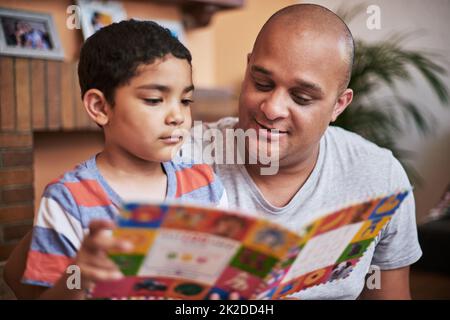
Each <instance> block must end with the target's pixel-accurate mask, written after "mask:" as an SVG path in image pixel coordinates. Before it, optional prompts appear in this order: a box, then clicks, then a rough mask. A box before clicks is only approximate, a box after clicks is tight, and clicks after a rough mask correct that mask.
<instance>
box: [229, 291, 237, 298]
mask: <svg viewBox="0 0 450 320" xmlns="http://www.w3.org/2000/svg"><path fill="white" fill-rule="evenodd" d="M229 298H230V300H239V293H237V292H232V293H231V294H230V296H229Z"/></svg>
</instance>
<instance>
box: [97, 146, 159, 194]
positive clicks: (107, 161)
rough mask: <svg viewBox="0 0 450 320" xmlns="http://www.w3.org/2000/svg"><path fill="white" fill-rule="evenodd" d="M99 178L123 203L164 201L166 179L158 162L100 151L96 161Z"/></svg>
mask: <svg viewBox="0 0 450 320" xmlns="http://www.w3.org/2000/svg"><path fill="white" fill-rule="evenodd" d="M96 162H97V167H98V169H99V170H100V173H101V175H102V176H103V177H104V179H106V181H107V182H108V184H109V185H110V187H111V188H112V189H113V190H114V191H115V192H116V193H117V194H118V195H119V196H120V198H121V199H122V200H123V201H142V202H153V201H157V202H159V201H163V200H164V199H165V198H166V194H167V183H168V181H167V176H166V174H165V172H164V170H163V168H162V164H161V163H160V162H151V161H145V160H142V159H139V158H136V157H133V156H132V155H130V154H121V153H119V152H110V151H109V150H107V149H105V150H103V151H102V152H101V153H100V154H99V155H98V156H97V159H96Z"/></svg>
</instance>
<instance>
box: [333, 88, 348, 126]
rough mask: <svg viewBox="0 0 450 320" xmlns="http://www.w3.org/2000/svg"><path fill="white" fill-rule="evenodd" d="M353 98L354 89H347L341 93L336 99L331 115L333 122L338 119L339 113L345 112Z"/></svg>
mask: <svg viewBox="0 0 450 320" xmlns="http://www.w3.org/2000/svg"><path fill="white" fill-rule="evenodd" d="M352 100H353V90H352V89H349V88H347V89H345V90H344V92H342V93H341V95H340V96H339V98H338V99H337V100H336V103H335V104H334V109H333V114H332V116H331V122H334V121H336V119H337V118H338V117H339V115H340V114H341V113H342V112H344V110H345V108H347V106H348V105H349V104H350V103H351V102H352Z"/></svg>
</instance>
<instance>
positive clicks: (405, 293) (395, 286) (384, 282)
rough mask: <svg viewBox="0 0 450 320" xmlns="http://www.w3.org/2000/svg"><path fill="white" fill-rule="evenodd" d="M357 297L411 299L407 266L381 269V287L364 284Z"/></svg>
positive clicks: (363, 298)
mask: <svg viewBox="0 0 450 320" xmlns="http://www.w3.org/2000/svg"><path fill="white" fill-rule="evenodd" d="M358 299H362V300H411V292H410V288H409V266H407V267H403V268H399V269H393V270H382V271H381V287H380V288H379V289H368V288H367V286H364V289H363V291H362V292H361V295H360V296H359V298H358Z"/></svg>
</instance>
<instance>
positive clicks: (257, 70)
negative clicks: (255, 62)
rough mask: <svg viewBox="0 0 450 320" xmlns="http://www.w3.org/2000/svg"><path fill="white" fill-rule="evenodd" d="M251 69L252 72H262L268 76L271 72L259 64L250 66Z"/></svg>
mask: <svg viewBox="0 0 450 320" xmlns="http://www.w3.org/2000/svg"><path fill="white" fill-rule="evenodd" d="M251 71H252V72H259V73H263V74H265V75H268V76H270V75H272V72H270V71H269V70H267V69H264V68H263V67H260V66H252V67H251Z"/></svg>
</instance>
